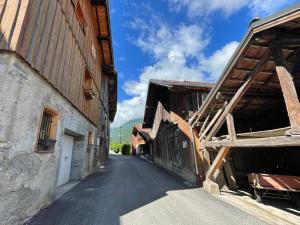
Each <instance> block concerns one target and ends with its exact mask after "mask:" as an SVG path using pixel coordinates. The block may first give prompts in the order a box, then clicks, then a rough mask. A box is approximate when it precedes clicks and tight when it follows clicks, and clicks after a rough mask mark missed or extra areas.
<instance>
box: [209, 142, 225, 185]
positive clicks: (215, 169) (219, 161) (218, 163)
mask: <svg viewBox="0 0 300 225" xmlns="http://www.w3.org/2000/svg"><path fill="white" fill-rule="evenodd" d="M229 151H230V148H229V147H222V148H221V150H220V151H219V153H218V155H217V157H216V158H215V160H214V162H213V164H212V165H211V167H210V168H209V170H208V171H207V173H206V179H209V180H211V181H214V180H215V179H216V178H217V176H218V175H219V172H220V169H221V168H222V166H223V165H224V163H225V158H226V157H227V155H228V154H229Z"/></svg>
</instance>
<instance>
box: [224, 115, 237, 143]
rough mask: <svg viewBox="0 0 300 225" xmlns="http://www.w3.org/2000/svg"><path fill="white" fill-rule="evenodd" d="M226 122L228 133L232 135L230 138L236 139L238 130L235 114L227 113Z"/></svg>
mask: <svg viewBox="0 0 300 225" xmlns="http://www.w3.org/2000/svg"><path fill="white" fill-rule="evenodd" d="M226 122H227V130H228V135H229V137H230V140H232V141H235V140H236V132H235V126H234V120H233V116H232V114H231V113H228V114H227V116H226Z"/></svg>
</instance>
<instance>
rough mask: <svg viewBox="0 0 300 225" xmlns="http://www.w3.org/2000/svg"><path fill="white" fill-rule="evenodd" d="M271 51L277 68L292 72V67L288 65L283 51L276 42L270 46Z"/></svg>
mask: <svg viewBox="0 0 300 225" xmlns="http://www.w3.org/2000/svg"><path fill="white" fill-rule="evenodd" d="M270 51H271V53H272V57H273V59H274V61H275V64H276V66H283V67H285V68H287V69H288V70H290V69H291V68H290V65H289V64H288V63H287V61H286V59H285V58H284V55H283V52H282V50H281V49H280V48H279V47H278V45H277V43H276V42H274V43H272V45H271V46H270Z"/></svg>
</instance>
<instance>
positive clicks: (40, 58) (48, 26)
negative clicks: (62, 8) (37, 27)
mask: <svg viewBox="0 0 300 225" xmlns="http://www.w3.org/2000/svg"><path fill="white" fill-rule="evenodd" d="M56 10H57V1H50V4H49V6H48V9H47V11H48V12H47V17H46V20H45V24H44V28H43V31H42V35H41V41H40V43H39V45H38V48H37V53H36V59H35V62H34V67H35V69H36V70H37V71H39V72H42V71H41V70H42V67H43V64H44V60H45V57H46V52H47V46H48V43H49V41H50V38H51V35H52V33H51V31H52V27H53V22H54V16H55V12H56ZM54 25H55V26H57V25H58V24H54Z"/></svg>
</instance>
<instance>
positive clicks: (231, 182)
mask: <svg viewBox="0 0 300 225" xmlns="http://www.w3.org/2000/svg"><path fill="white" fill-rule="evenodd" d="M224 170H225V176H226V178H227V182H228V186H229V188H230V189H231V190H237V189H238V185H237V183H236V176H235V174H234V169H233V168H232V166H231V163H230V157H229V156H227V157H226V158H225V163H224Z"/></svg>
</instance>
